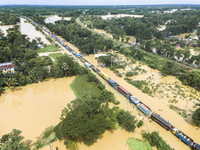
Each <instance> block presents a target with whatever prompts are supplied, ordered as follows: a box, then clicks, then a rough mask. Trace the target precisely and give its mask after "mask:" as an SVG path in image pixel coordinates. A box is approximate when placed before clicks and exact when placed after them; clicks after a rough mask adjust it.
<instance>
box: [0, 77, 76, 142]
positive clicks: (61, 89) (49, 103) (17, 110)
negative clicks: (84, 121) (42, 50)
mask: <svg viewBox="0 0 200 150" xmlns="http://www.w3.org/2000/svg"><path fill="white" fill-rule="evenodd" d="M74 78H75V77H68V78H62V79H56V80H54V79H50V80H49V81H47V82H42V83H37V84H31V85H27V86H25V87H22V88H17V89H16V91H10V90H6V91H5V94H3V95H2V96H1V97H0V120H1V121H0V137H1V136H2V135H4V134H6V133H9V132H11V131H12V129H13V128H15V129H19V130H21V131H22V135H23V136H24V137H25V140H31V141H34V140H36V139H35V138H36V137H38V136H39V135H40V134H41V133H42V132H43V131H44V130H45V128H47V127H49V126H51V125H54V126H55V125H57V124H58V123H59V121H60V119H59V118H60V115H61V111H62V109H63V108H64V107H65V106H66V105H67V103H69V102H70V101H72V100H74V99H75V97H76V96H75V95H74V92H73V91H72V90H71V88H70V84H71V82H72V81H73V80H74Z"/></svg>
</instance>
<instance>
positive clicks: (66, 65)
mask: <svg viewBox="0 0 200 150" xmlns="http://www.w3.org/2000/svg"><path fill="white" fill-rule="evenodd" d="M62 69H63V70H64V73H65V76H66V72H67V70H68V69H69V66H68V64H67V63H63V64H62Z"/></svg>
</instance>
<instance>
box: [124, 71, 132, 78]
mask: <svg viewBox="0 0 200 150" xmlns="http://www.w3.org/2000/svg"><path fill="white" fill-rule="evenodd" d="M125 76H126V77H132V76H133V72H131V71H128V72H127V73H126V75H125Z"/></svg>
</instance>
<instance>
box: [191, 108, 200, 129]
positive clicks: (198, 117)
mask: <svg viewBox="0 0 200 150" xmlns="http://www.w3.org/2000/svg"><path fill="white" fill-rule="evenodd" d="M192 119H193V121H194V122H195V123H196V125H197V126H199V124H200V108H198V109H196V110H195V111H194V113H193V114H192Z"/></svg>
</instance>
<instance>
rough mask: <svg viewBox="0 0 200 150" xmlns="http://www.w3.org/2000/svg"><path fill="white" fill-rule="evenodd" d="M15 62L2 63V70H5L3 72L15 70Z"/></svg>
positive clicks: (0, 68) (0, 66) (0, 65)
mask: <svg viewBox="0 0 200 150" xmlns="http://www.w3.org/2000/svg"><path fill="white" fill-rule="evenodd" d="M14 68H15V64H13V63H12V62H7V63H2V64H0V70H3V73H7V72H8V71H11V72H14Z"/></svg>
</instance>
